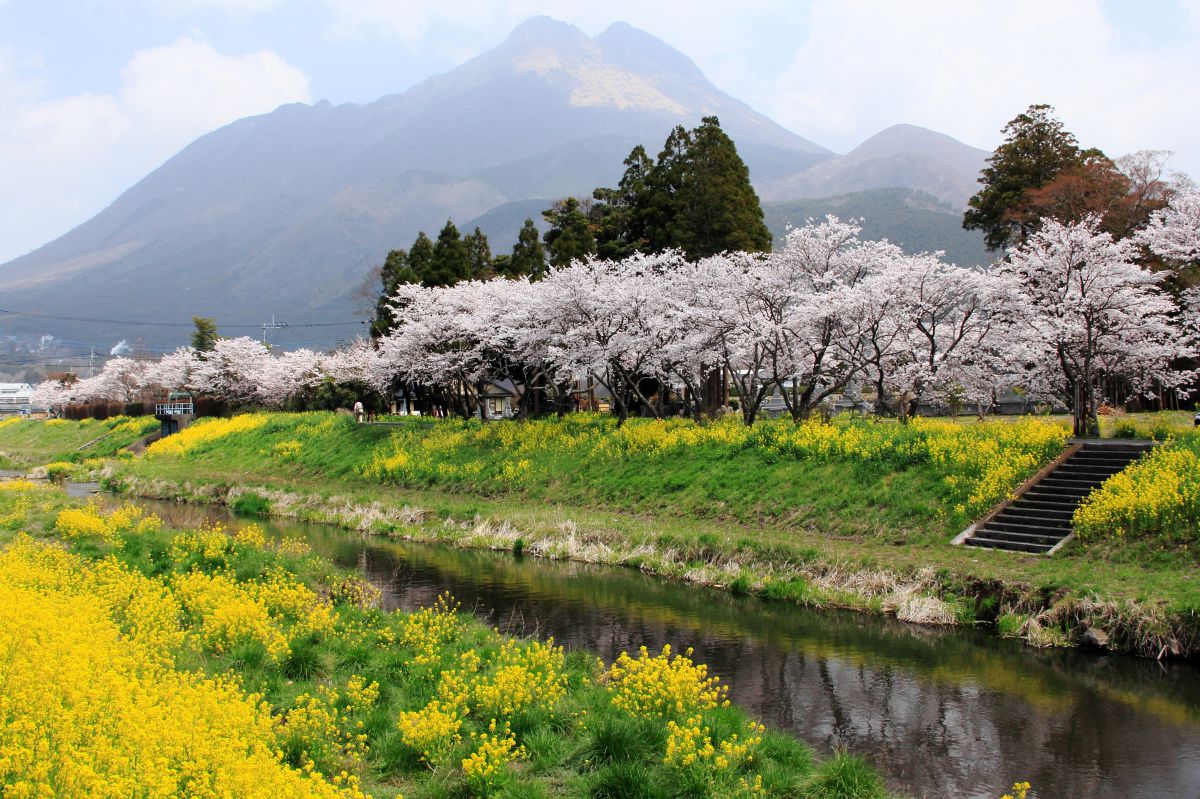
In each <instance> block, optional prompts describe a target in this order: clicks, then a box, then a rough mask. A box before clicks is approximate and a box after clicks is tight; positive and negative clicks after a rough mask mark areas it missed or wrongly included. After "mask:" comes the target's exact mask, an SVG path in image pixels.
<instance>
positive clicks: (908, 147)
mask: <svg viewBox="0 0 1200 799" xmlns="http://www.w3.org/2000/svg"><path fill="white" fill-rule="evenodd" d="M989 155H991V153H988V152H987V151H986V150H980V149H977V148H975V147H970V146H968V145H966V144H963V143H962V142H960V141H958V140H956V139H952V138H950V137H949V136H946V135H944V134H942V133H937V132H935V131H932V130H927V129H925V128H919V127H917V126H916V125H893V126H892V127H890V128H888V129H886V130H883V131H880V132H879V133H876V134H875V135H874V136H872V137H871V138H869V139H867V140H866V141H865V142H863V143H862V144H860V145H858V146H857V147H855V148H854V149H853V150H851V151H850V152H849V153H847V154H846V155H843V156H839V157H836V158H829V159H826V160H824V161H822V162H820V163H818V164H815V165H814V166H812V167H811V168H808V169H805V170H803V171H800V172H797V173H796V174H794V175H789V176H787V177H784V178H781V179H776V180H771V179H767V180H764V181H763V182H762V184H761V187H760V193H761V195H762V197H763V199H765V200H785V199H793V198H800V197H829V196H832V195H838V194H846V193H852V192H862V191H870V190H872V189H883V188H891V187H898V186H903V187H906V188H910V189H914V190H916V191H920V192H924V193H925V194H929V195H931V196H933V197H936V198H937V199H939V200H941V201H942V202H944V203H947V204H948V205H949V206H951V207H952V208H954V209H958V210H957V211H956V213H958V212H961V209H963V208H964V207H966V204H967V199H968V198H970V197H971V195H973V194H975V192H976V191H978V189H979V186H978V179H979V170H981V169H983V167H984V166H985V161H986V159H987V157H988V156H989Z"/></svg>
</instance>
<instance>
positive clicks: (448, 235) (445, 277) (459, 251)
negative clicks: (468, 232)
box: [421, 219, 471, 286]
mask: <svg viewBox="0 0 1200 799" xmlns="http://www.w3.org/2000/svg"><path fill="white" fill-rule="evenodd" d="M470 276H471V260H470V258H469V256H468V255H467V245H466V244H464V243H463V240H462V237H461V236H460V235H459V233H458V228H457V227H455V226H454V222H453V221H452V220H449V219H447V220H446V226H445V227H443V228H442V232H441V233H439V234H438V238H437V243H436V244H434V245H433V258H432V259H431V261H430V264H429V273H428V274H426V275H425V279H424V280H422V281H421V284H422V285H423V286H453V285H454V284H455V283H457V282H458V281H460V280H466V279H467V278H469V277H470Z"/></svg>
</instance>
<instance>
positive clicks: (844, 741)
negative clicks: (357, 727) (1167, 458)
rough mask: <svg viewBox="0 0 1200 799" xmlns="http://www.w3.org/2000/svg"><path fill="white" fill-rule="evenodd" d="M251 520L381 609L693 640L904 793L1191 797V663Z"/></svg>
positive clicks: (545, 629)
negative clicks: (293, 540) (367, 591)
mask: <svg viewBox="0 0 1200 799" xmlns="http://www.w3.org/2000/svg"><path fill="white" fill-rule="evenodd" d="M198 510H199V511H200V512H207V513H209V514H211V510H207V509H198ZM160 515H161V514H160ZM201 521H202V519H201ZM177 523H183V522H177ZM187 523H188V524H197V523H199V522H198V521H189V522H187ZM267 527H268V530H269V532H274V533H276V534H283V533H285V532H286V533H287V534H290V535H297V534H301V535H304V536H305V537H307V538H308V540H309V541H310V542H311V543H312V545H313V547H314V549H316V550H317V551H318V552H322V553H324V554H327V555H331V556H336V557H337V558H338V560H339V561H340V562H342V563H343V564H344V565H346V566H357V568H358V569H359V571H360V573H362V574H364V575H365V576H366V577H367V579H369V580H370V581H371V582H372V583H374V584H375V585H377V586H379V587H380V588H381V589H382V590H383V591H384V594H385V601H386V603H387V605H388V607H390V608H400V609H413V608H417V607H423V606H426V605H429V604H431V603H432V602H433V601H434V600H435V599H436V598H437V596H438V594H440V593H442V592H444V591H446V590H449V591H451V592H452V593H453V594H454V595H455V596H456V597H457V598H458V600H459V601H460V602H462V605H463V608H464V609H466V610H473V611H475V612H476V614H477V615H481V616H484V617H485V618H486V619H487V621H488V623H489V624H493V625H496V626H499V627H500V628H501V629H503V630H505V631H508V632H513V633H516V634H523V635H536V636H538V637H548V636H553V637H554V638H555V639H556V640H557V641H558V642H560V643H562V644H565V645H566V646H568V647H570V648H579V649H586V650H589V651H593V652H595V653H597V654H599V655H601V656H602V657H604V658H605V659H606V660H611V659H612V658H614V657H615V656H616V655H617V654H618V653H619V652H621V651H633V650H636V648H637V647H638V646H640V645H642V644H645V645H646V646H648V647H651V648H653V649H657V648H659V647H661V645H662V644H664V643H670V644H671V645H672V647H673V648H676V649H683V648H686V647H687V646H693V647H695V650H696V654H695V657H696V659H697V660H698V661H700V662H703V663H707V664H708V665H709V667H710V670H711V672H712V673H714V674H717V675H720V676H721V678H722V680H723V681H727V682H729V683H730V688H731V697H732V698H733V699H734V701H736V702H737V703H738V704H740V705H742V706H743V707H745V708H746V709H747V710H749V711H750V712H751V713H753V714H755V715H756V716H758V717H759V718H761V719H762V720H764V721H766V722H767V723H769V724H771V725H772V726H775V727H778V728H781V729H787V730H791V731H793V732H794V733H795V734H796V735H798V736H799V737H802V738H804V739H805V740H807V741H809V742H810V743H812V744H813V745H814V746H816V747H817V748H818V749H821V750H823V751H829V750H831V749H833V748H834V747H842V748H845V749H847V750H849V751H851V752H854V753H859V754H862V755H864V756H866V757H867V758H868V759H870V760H871V761H872V762H873V763H874V764H876V765H877V766H878V767H879V768H880V770H881V771H882V772H883V773H884V774H885V775H886V776H887V779H888V782H889V784H891V785H892V786H893V787H895V788H898V789H904V790H905V791H906V792H907V793H908V794H910V795H912V796H914V797H922V796H929V797H945V796H954V797H959V796H962V797H974V796H978V797H993V798H994V797H995V796H998V795H999V794H1000V793H1001V792H1002V790H1003V789H1004V788H1007V787H1008V785H1010V784H1011V783H1012V782H1013V781H1014V780H1016V779H1028V780H1029V781H1031V782H1032V783H1033V784H1034V785H1035V786H1036V787H1037V788H1038V796H1046V797H1064V798H1065V797H1089V799H1090V798H1092V797H1095V799H1107V797H1114V798H1115V797H1121V799H1129V798H1131V797H1155V798H1156V799H1157V798H1158V797H1196V796H1200V728H1198V722H1197V719H1198V717H1200V716H1198V713H1197V707H1198V706H1200V670H1197V669H1195V668H1193V667H1191V666H1187V665H1178V664H1176V665H1173V666H1171V667H1168V668H1166V669H1164V668H1163V667H1162V666H1160V665H1158V664H1154V663H1149V662H1145V661H1135V660H1133V659H1130V658H1123V657H1092V656H1088V655H1086V654H1084V653H1080V652H1074V651H1054V652H1034V651H1031V650H1025V649H1022V648H1021V647H1020V646H1019V645H1016V644H1014V643H1012V642H1006V641H999V640H996V639H994V638H991V637H988V636H986V635H976V634H972V633H971V632H970V631H961V630H957V631H950V632H945V631H939V630H932V629H929V628H920V627H913V626H911V625H905V624H900V623H897V622H895V621H893V620H888V619H882V618H876V617H869V616H864V615H861V614H854V613H839V612H829V611H823V612H812V611H807V610H805V609H803V608H797V607H794V606H790V605H786V604H783V603H762V602H758V601H754V600H745V599H741V598H738V597H734V596H731V595H727V594H722V593H719V592H715V591H708V590H698V589H695V588H690V587H687V586H682V585H679V584H672V583H668V582H666V581H663V580H659V579H654V578H647V577H645V576H643V575H640V574H638V573H637V572H634V571H631V570H622V569H599V568H596V567H592V566H588V565H586V564H565V563H547V562H545V561H539V560H536V559H526V560H524V561H518V560H515V559H513V558H512V557H511V556H507V555H500V554H491V553H475V552H464V551H459V550H453V549H447V548H439V547H424V546H410V545H401V544H389V543H388V542H385V541H379V540H373V541H371V542H369V543H368V544H365V545H364V542H363V540H361V539H359V538H357V537H354V536H353V535H352V534H347V533H344V532H342V531H336V530H333V529H332V528H327V527H322V526H317V525H294V524H288V523H286V522H284V523H279V522H271V523H269V524H268V525H267Z"/></svg>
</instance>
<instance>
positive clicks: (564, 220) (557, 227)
mask: <svg viewBox="0 0 1200 799" xmlns="http://www.w3.org/2000/svg"><path fill="white" fill-rule="evenodd" d="M542 217H543V218H544V219H545V220H546V222H547V223H549V225H550V229H549V230H547V231H546V235H545V236H543V237H542V240H543V241H545V242H546V250H547V252H548V253H549V255H550V265H551V266H566V265H568V264H569V263H571V262H572V261H580V260H583V259H584V258H586V257H587V256H589V255H594V254H595V252H596V237H595V235H594V234H593V233H592V223H591V220H589V219H588V217H587V214H586V213H585V211H584V209H583V207H581V206H580V204H579V200H578V199H576V198H575V197H568V198H567V199H565V200H560V201H559V202H557V203H555V204H554V207H553V208H550V209H548V210H546V211H542Z"/></svg>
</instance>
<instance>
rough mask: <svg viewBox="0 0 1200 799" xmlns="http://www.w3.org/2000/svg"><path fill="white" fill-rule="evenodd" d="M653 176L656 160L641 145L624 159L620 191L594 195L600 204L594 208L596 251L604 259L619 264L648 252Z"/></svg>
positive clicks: (601, 191)
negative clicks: (622, 260)
mask: <svg viewBox="0 0 1200 799" xmlns="http://www.w3.org/2000/svg"><path fill="white" fill-rule="evenodd" d="M653 172H654V160H653V159H652V158H650V156H648V155H647V154H646V148H644V147H642V145H640V144H639V145H637V146H636V147H634V148H633V150H632V151H631V152H630V153H629V157H627V158H626V159H625V174H623V175H622V176H621V182H620V183H618V184H617V188H615V189H606V188H603V187H601V188H598V189H596V190H595V191H594V192H592V198H593V199H595V200H596V201H597V204H596V205H594V206H593V207H592V208H593V218H594V219H595V224H596V249H597V254H598V255H599V256H600V257H601V258H606V259H609V260H614V261H616V260H620V259H622V258H627V257H629V256H630V255H633V254H634V253H637V252H647V251H648V250H649V248H650V232H649V230H647V223H648V222H649V217H648V205H649V202H650V192H651V186H650V180H651V176H652V175H653Z"/></svg>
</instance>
